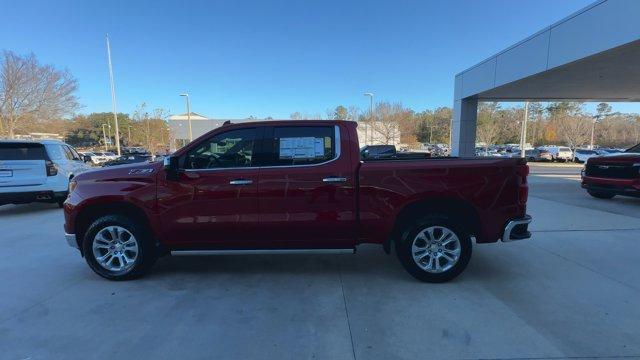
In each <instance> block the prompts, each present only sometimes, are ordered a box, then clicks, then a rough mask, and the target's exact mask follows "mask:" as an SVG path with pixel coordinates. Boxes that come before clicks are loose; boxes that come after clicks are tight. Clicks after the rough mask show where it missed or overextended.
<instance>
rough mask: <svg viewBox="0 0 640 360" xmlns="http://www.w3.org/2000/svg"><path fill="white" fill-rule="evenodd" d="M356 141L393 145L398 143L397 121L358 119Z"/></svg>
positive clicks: (366, 143) (365, 143)
mask: <svg viewBox="0 0 640 360" xmlns="http://www.w3.org/2000/svg"><path fill="white" fill-rule="evenodd" d="M357 129H358V142H359V143H360V146H365V145H395V146H396V147H397V146H398V145H399V144H400V127H399V126H398V123H397V122H382V121H374V122H371V121H359V122H358V128H357Z"/></svg>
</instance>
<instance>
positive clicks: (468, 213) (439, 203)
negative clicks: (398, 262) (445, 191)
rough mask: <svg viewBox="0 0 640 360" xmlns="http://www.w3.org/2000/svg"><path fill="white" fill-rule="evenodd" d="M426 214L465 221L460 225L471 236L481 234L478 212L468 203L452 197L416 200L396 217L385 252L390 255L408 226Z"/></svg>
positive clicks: (386, 242)
mask: <svg viewBox="0 0 640 360" xmlns="http://www.w3.org/2000/svg"><path fill="white" fill-rule="evenodd" d="M425 214H437V215H443V216H446V217H448V218H460V219H464V221H461V222H460V225H462V226H463V227H464V229H465V230H466V231H467V232H469V234H470V235H476V234H478V233H480V230H481V223H480V217H479V215H478V211H477V210H476V209H475V207H474V206H473V205H472V204H471V203H469V202H468V201H465V200H462V199H458V198H452V197H441V198H429V199H421V200H416V201H413V202H411V203H408V204H406V205H405V206H403V207H402V209H400V211H399V212H398V214H397V215H396V218H395V221H394V225H393V229H392V231H391V233H390V234H389V237H388V238H387V240H386V241H385V242H384V243H383V248H384V251H385V252H386V253H387V254H388V253H390V252H391V246H392V244H393V242H394V241H396V240H398V239H400V238H401V237H402V236H403V232H404V231H405V229H406V226H407V224H409V223H411V221H413V220H415V219H416V218H418V217H419V216H421V215H425Z"/></svg>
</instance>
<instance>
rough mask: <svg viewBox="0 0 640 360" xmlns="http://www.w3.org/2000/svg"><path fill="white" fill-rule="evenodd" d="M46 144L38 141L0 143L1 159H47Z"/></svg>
mask: <svg viewBox="0 0 640 360" xmlns="http://www.w3.org/2000/svg"><path fill="white" fill-rule="evenodd" d="M45 159H46V157H45V153H44V146H42V144H37V143H0V160H45Z"/></svg>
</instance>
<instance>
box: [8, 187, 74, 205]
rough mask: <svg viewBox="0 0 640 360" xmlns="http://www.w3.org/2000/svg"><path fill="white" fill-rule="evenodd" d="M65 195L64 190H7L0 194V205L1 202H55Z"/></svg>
mask: <svg viewBox="0 0 640 360" xmlns="http://www.w3.org/2000/svg"><path fill="white" fill-rule="evenodd" d="M65 197H67V193H66V192H65V191H51V190H45V191H28V192H9V193H2V194H0V205H3V204H28V203H32V202H57V201H58V200H63V199H64V198H65Z"/></svg>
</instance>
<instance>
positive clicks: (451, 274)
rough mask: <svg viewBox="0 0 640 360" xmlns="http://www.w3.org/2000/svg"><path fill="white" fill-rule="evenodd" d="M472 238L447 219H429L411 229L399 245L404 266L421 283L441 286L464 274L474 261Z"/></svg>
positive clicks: (415, 223)
mask: <svg viewBox="0 0 640 360" xmlns="http://www.w3.org/2000/svg"><path fill="white" fill-rule="evenodd" d="M471 248H472V245H471V237H470V235H469V234H468V233H467V232H466V231H465V230H463V228H462V227H461V226H459V225H458V224H457V223H456V222H454V221H453V220H451V219H449V218H448V217H445V216H427V217H424V218H422V219H420V220H416V221H414V222H412V223H411V224H409V225H408V226H407V229H406V231H405V232H404V234H403V236H402V239H400V240H399V241H397V242H396V253H397V255H398V258H399V259H400V262H401V263H402V266H403V267H404V268H405V270H407V272H409V274H411V275H412V276H413V277H415V278H416V279H418V280H421V281H426V282H432V283H440V282H445V281H449V280H452V279H453V278H455V277H456V276H458V275H460V273H462V271H464V269H465V268H466V267H467V265H468V264H469V260H470V259H471Z"/></svg>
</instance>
